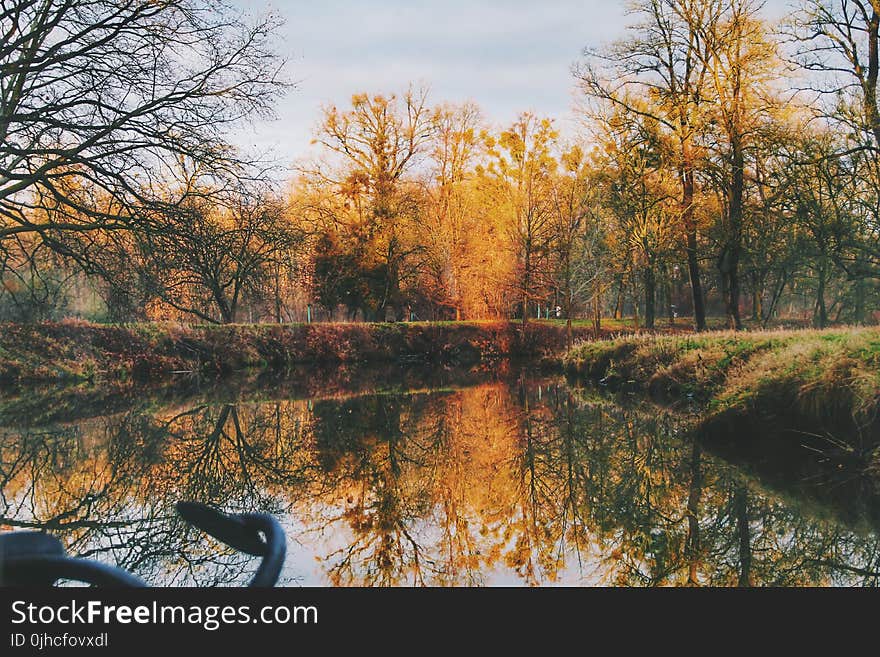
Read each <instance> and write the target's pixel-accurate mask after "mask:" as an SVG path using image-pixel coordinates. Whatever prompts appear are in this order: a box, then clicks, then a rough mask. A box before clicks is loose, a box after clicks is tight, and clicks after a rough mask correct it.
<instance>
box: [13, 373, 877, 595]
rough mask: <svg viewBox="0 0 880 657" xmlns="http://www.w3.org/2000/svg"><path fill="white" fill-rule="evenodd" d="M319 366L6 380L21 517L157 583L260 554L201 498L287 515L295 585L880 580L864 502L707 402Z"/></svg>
mask: <svg viewBox="0 0 880 657" xmlns="http://www.w3.org/2000/svg"><path fill="white" fill-rule="evenodd" d="M313 379H314V377H311V376H310V375H309V373H302V374H301V375H300V377H299V378H298V379H297V380H298V381H299V383H288V384H274V383H263V384H254V383H252V382H250V383H248V384H247V385H242V386H239V387H235V386H232V387H226V388H223V389H207V390H198V389H191V388H188V389H186V390H181V391H172V392H168V391H165V392H161V393H159V392H151V391H139V392H138V393H137V394H134V395H128V396H127V397H124V398H123V397H112V396H111V397H107V398H101V397H99V396H96V397H94V398H92V399H89V400H84V399H82V398H81V397H78V396H76V394H74V393H67V394H65V395H63V396H62V395H54V396H53V395H44V396H34V395H33V394H32V395H31V396H18V397H9V396H7V397H6V398H5V399H3V400H2V403H0V482H2V498H0V529H10V528H22V527H40V528H45V529H47V530H49V531H51V532H53V533H55V534H56V535H58V536H60V537H61V538H62V539H63V540H64V541H65V544H66V545H67V547H68V550H69V551H70V552H71V553H73V554H77V555H81V556H88V557H90V558H94V559H98V560H103V561H106V562H110V563H115V564H118V565H120V566H122V567H124V568H127V569H129V570H131V571H133V572H135V573H136V574H138V575H140V576H141V577H143V578H145V579H146V580H148V581H149V582H151V583H154V584H184V585H193V584H199V585H216V584H239V583H243V582H246V581H247V580H248V578H249V576H250V574H251V572H252V570H253V568H254V567H255V565H256V564H255V561H254V560H253V559H251V558H244V557H241V556H239V555H236V554H234V553H230V552H229V551H228V550H224V549H220V548H218V546H217V545H216V544H213V543H210V542H209V541H208V540H206V539H205V538H204V536H203V535H200V534H199V533H198V532H196V531H193V530H187V529H186V528H185V527H184V526H183V524H182V523H181V522H180V521H179V520H178V519H177V518H176V517H175V515H174V512H173V504H174V502H175V501H177V500H180V499H195V500H201V501H205V502H209V503H213V504H216V505H218V506H220V507H222V508H224V509H227V510H260V511H268V512H270V513H273V514H276V515H277V517H279V519H280V520H281V522H282V524H283V525H284V527H285V530H286V532H287V537H288V559H287V564H286V567H285V570H284V573H283V583H285V584H287V585H300V584H305V585H367V586H373V585H422V584H427V585H465V586H471V585H557V584H564V585H582V584H584V585H636V586H641V585H684V584H688V583H692V584H694V583H695V584H699V585H737V584H745V583H751V584H755V585H829V584H840V585H861V584H877V583H878V575H877V572H878V571H880V536H878V531H877V525H876V523H873V522H871V521H869V520H865V519H864V518H863V517H862V515H861V511H860V509H861V507H862V506H863V505H862V504H861V502H858V503H856V502H855V501H854V503H853V505H848V504H847V503H846V499H848V498H847V497H846V495H841V494H839V493H840V489H839V487H838V484H836V483H834V482H830V481H825V480H816V481H812V480H810V477H811V476H812V475H806V474H804V475H803V476H801V475H800V474H798V473H797V472H794V473H787V475H788V476H787V477H784V478H783V479H784V483H782V484H780V482H779V480H778V477H777V478H774V477H767V476H764V475H763V474H755V472H756V470H755V469H754V468H750V467H747V466H744V465H743V464H739V465H731V464H729V463H728V462H727V461H725V460H722V459H721V458H720V457H718V456H714V455H713V453H712V452H711V451H710V450H709V449H707V448H706V447H705V446H701V445H700V444H699V443H698V442H697V441H695V440H694V439H692V438H691V437H690V435H689V431H688V428H689V426H690V424H691V422H692V418H690V417H689V416H688V415H687V413H682V412H681V411H678V412H676V413H674V414H673V413H667V412H663V411H660V410H658V409H657V408H655V407H653V406H650V405H648V404H646V403H638V402H636V401H629V402H627V401H623V402H621V401H620V400H619V399H618V400H615V399H612V398H608V397H603V396H602V395H601V394H599V393H597V392H596V391H591V390H588V389H584V390H579V389H573V388H571V387H569V386H567V385H566V384H565V382H564V380H562V379H558V378H546V377H544V378H542V377H540V376H538V377H535V378H532V377H530V376H528V375H524V374H523V373H522V372H516V371H511V370H510V369H509V368H508V367H507V366H500V367H499V368H497V370H496V371H490V372H479V373H474V372H470V373H459V374H455V373H442V372H441V373H437V372H435V373H432V374H431V375H430V376H420V375H419V374H418V373H413V372H406V373H400V372H397V373H394V372H392V373H387V372H373V373H372V374H371V376H367V380H366V382H364V381H356V380H354V379H349V380H346V381H343V382H342V383H339V382H337V383H333V384H331V383H327V382H324V383H321V382H320V381H319V382H316V383H313V384H311V385H310V384H309V383H308V382H309V381H311V380H313ZM303 382H305V383H303ZM758 472H760V468H758ZM750 473H752V474H750ZM769 481H773V483H772V484H770V483H768V482H769ZM850 483H851V482H850ZM847 485H849V484H847ZM847 490H848V489H847ZM835 491H836V492H835ZM841 498H843V499H844V502H843V503H841V502H840V499H841Z"/></svg>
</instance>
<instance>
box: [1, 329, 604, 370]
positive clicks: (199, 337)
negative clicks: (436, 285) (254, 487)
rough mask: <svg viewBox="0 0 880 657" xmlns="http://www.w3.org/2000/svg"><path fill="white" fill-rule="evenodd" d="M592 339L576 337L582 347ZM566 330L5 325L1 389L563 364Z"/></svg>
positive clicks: (583, 332) (578, 334)
mask: <svg viewBox="0 0 880 657" xmlns="http://www.w3.org/2000/svg"><path fill="white" fill-rule="evenodd" d="M588 335H591V330H590V328H589V327H577V328H575V330H574V337H575V338H584V337H586V336H588ZM565 345H566V332H565V327H564V326H563V325H557V324H551V323H541V322H536V323H532V324H530V325H529V326H528V327H527V328H526V329H525V330H524V329H523V327H522V326H521V325H519V324H515V323H510V322H459V323H451V322H450V323H443V322H439V323H397V324H308V325H304V324H287V325H229V326H183V325H177V324H134V325H122V326H105V325H95V324H88V323H83V322H61V323H45V324H35V325H17V324H0V384H4V385H17V384H18V385H21V384H35V383H46V382H53V383H54V382H77V381H154V380H159V379H163V378H165V377H168V376H170V375H173V374H174V373H181V372H198V373H200V374H204V375H208V376H223V375H226V374H229V373H232V372H236V371H241V370H248V369H256V370H265V371H273V372H283V371H285V370H286V369H288V368H290V367H292V366H294V365H298V364H305V363H308V364H313V363H328V364H341V363H362V362H385V363H387V362H401V361H404V362H405V361H423V362H430V363H438V362H451V363H464V364H468V363H475V362H478V361H480V360H489V359H494V358H504V357H513V358H518V357H525V358H540V357H544V356H551V355H553V356H558V355H559V354H561V353H562V351H563V350H564V349H565Z"/></svg>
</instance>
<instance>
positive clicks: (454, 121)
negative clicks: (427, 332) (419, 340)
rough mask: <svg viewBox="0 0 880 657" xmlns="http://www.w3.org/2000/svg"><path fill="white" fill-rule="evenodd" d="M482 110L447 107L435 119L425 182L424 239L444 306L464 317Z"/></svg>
mask: <svg viewBox="0 0 880 657" xmlns="http://www.w3.org/2000/svg"><path fill="white" fill-rule="evenodd" d="M480 121H481V119H480V110H479V108H478V107H477V106H476V105H474V104H472V103H466V104H464V105H460V106H457V107H456V106H450V105H445V106H441V107H438V108H436V109H435V110H434V113H433V116H432V122H433V124H434V127H433V139H432V141H431V149H430V159H431V177H430V179H429V180H428V182H427V185H426V187H427V190H428V197H429V207H428V208H427V211H426V212H425V217H426V220H427V221H426V223H425V232H424V237H423V239H424V241H425V242H426V243H427V244H428V251H429V254H430V255H429V257H430V259H431V270H432V271H433V277H434V280H435V281H436V286H437V288H438V290H439V292H438V293H437V294H436V295H435V296H438V297H441V298H440V303H442V304H448V305H449V306H451V307H452V308H453V309H454V312H455V319H456V320H460V319H461V317H462V308H463V306H464V302H465V297H466V290H465V288H466V286H467V282H466V276H467V275H466V271H465V270H466V269H467V268H469V267H470V266H472V263H471V262H469V260H470V259H471V258H472V256H473V253H471V247H472V246H474V245H473V244H472V240H471V238H472V236H473V231H474V229H475V226H474V225H473V224H474V221H473V218H474V214H475V213H474V212H473V208H472V207H471V206H472V194H471V193H470V192H471V190H470V188H469V182H470V179H471V178H472V177H473V175H472V174H473V168H472V166H473V164H474V161H475V160H476V157H477V155H478V152H479V150H478V149H479V140H478V136H479V135H478V130H477V129H478V127H479V124H480Z"/></svg>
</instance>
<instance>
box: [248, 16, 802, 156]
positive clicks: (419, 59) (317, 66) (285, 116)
mask: <svg viewBox="0 0 880 657" xmlns="http://www.w3.org/2000/svg"><path fill="white" fill-rule="evenodd" d="M235 1H236V2H237V3H238V4H239V5H240V6H244V7H247V10H248V11H250V12H254V13H262V12H265V11H266V10H267V9H271V10H274V11H275V12H276V13H278V14H280V15H281V16H282V17H283V18H284V20H285V21H286V24H285V27H284V28H283V33H282V36H283V40H282V43H281V47H282V51H283V52H284V54H285V55H286V56H287V57H288V59H289V60H290V63H289V66H288V76H289V77H290V78H291V79H293V80H294V81H296V82H297V85H296V87H295V88H294V89H292V90H291V91H290V93H289V94H288V95H287V97H286V98H285V99H283V100H282V101H281V102H280V103H279V105H278V110H277V111H278V116H279V119H278V120H277V121H273V122H269V123H259V124H258V125H256V126H254V128H253V129H249V130H247V131H245V132H244V133H242V134H240V135H238V136H237V137H236V140H235V141H236V142H238V143H240V144H241V145H247V146H256V147H257V148H259V149H260V150H264V149H267V148H271V149H272V150H273V152H274V154H275V156H277V157H278V159H279V161H280V162H281V163H283V164H284V165H288V164H290V163H292V162H293V161H294V160H296V159H298V158H300V157H303V156H305V155H307V154H308V152H309V141H310V140H311V138H312V135H313V130H314V126H315V123H316V121H317V120H318V117H319V114H320V107H321V105H322V104H328V103H335V104H337V105H339V106H344V105H345V104H346V103H347V101H348V99H349V98H350V97H351V95H352V94H353V93H356V92H359V91H367V92H384V93H389V92H393V91H401V90H403V89H406V87H407V86H408V85H409V83H410V82H414V83H417V84H419V83H421V84H424V85H426V86H428V88H429V89H430V91H431V95H430V97H431V100H432V101H433V102H438V101H442V100H448V101H454V102H460V101H465V100H472V101H475V102H476V103H477V104H478V105H480V107H481V108H482V109H483V111H484V113H485V115H486V118H487V119H488V120H489V121H490V122H492V123H499V124H503V123H506V122H509V121H510V120H511V119H513V117H515V116H516V114H517V113H519V112H521V111H523V110H531V111H533V112H536V113H538V114H540V115H545V116H551V117H553V118H556V119H557V122H558V123H559V127H560V128H562V129H563V131H566V132H567V131H570V130H572V129H573V125H574V122H573V119H572V114H571V108H572V105H573V91H572V90H573V81H572V78H571V74H570V67H571V64H572V63H573V62H574V61H576V60H577V59H578V57H579V55H580V52H581V50H582V49H583V48H584V46H587V45H590V46H597V45H601V44H603V43H606V42H608V41H611V40H614V39H615V38H617V37H619V36H621V35H622V34H623V33H624V28H625V25H626V17H625V8H626V2H625V1H624V0H609V1H605V2H603V1H602V0H543V1H542V0H530V1H520V0H507V1H503V0H474V1H471V2H468V1H467V0H445V1H437V0H431V1H421V2H419V1H417V0H408V1H406V0H372V1H369V2H367V1H363V0H361V1H358V2H355V1H353V0H310V1H302V0H250V1H248V0H235ZM793 1H794V0H769V1H768V2H767V6H766V13H767V14H768V16H769V17H772V16H774V15H778V14H779V13H781V11H782V10H783V9H784V8H785V7H787V6H790V4H791V3H792V2H793Z"/></svg>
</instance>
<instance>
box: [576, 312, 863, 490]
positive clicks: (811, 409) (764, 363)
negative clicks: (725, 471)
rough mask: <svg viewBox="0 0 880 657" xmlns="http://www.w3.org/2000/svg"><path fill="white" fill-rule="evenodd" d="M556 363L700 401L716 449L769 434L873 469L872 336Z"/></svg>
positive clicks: (709, 344)
mask: <svg viewBox="0 0 880 657" xmlns="http://www.w3.org/2000/svg"><path fill="white" fill-rule="evenodd" d="M563 360H564V367H565V369H566V373H567V374H569V375H570V376H574V377H579V378H589V379H593V380H598V381H601V382H603V383H604V384H607V385H609V386H611V387H631V388H637V389H641V390H643V391H644V392H646V393H648V394H649V395H650V396H651V397H652V398H653V399H655V400H658V401H663V402H674V401H676V400H693V401H696V402H698V403H701V404H702V405H703V408H704V412H703V413H702V415H701V422H700V425H701V426H700V431H701V433H702V435H703V436H704V437H706V438H708V439H711V440H712V441H714V442H716V443H717V444H727V443H737V444H739V445H741V446H742V445H744V444H745V443H760V442H761V440H762V439H763V437H766V436H768V435H771V434H772V435H774V436H777V437H778V436H787V437H788V438H790V440H789V442H791V443H797V444H798V445H804V444H807V443H811V444H810V448H811V449H815V450H818V451H820V452H821V453H822V454H823V455H826V456H828V455H830V454H832V453H835V454H836V456H835V457H834V458H848V456H853V457H856V456H858V458H860V459H867V461H866V462H867V463H868V464H869V465H868V467H877V466H878V465H880V461H878V457H880V453H878V451H877V449H876V447H877V445H878V444H880V330H878V329H834V330H827V331H771V332H756V333H707V334H700V335H691V336H644V337H632V338H621V339H617V340H610V341H607V342H600V343H596V342H594V343H583V344H580V345H577V346H575V347H574V348H573V349H571V350H570V351H569V352H568V353H567V354H566V355H565V357H564V359H563ZM763 447H764V448H766V445H763ZM872 454H873V455H872ZM878 474H880V473H878Z"/></svg>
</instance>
